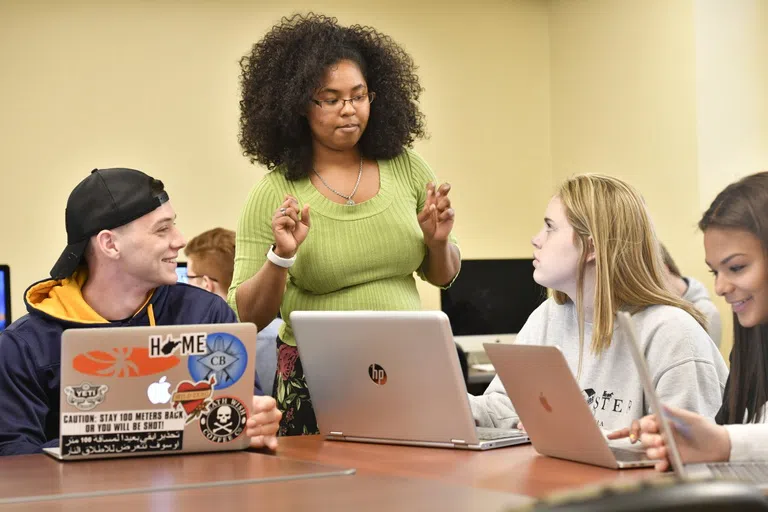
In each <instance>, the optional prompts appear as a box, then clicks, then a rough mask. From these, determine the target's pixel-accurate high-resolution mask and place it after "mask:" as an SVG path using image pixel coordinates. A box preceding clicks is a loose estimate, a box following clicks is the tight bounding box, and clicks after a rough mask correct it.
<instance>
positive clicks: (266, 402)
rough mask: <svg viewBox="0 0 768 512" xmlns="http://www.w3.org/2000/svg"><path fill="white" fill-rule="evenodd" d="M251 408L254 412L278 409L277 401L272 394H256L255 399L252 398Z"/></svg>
mask: <svg viewBox="0 0 768 512" xmlns="http://www.w3.org/2000/svg"><path fill="white" fill-rule="evenodd" d="M251 409H252V411H253V414H257V413H260V412H264V411H271V410H277V401H276V400H275V399H274V398H272V397H271V396H257V395H254V396H253V399H252V400H251ZM278 412H279V411H278Z"/></svg>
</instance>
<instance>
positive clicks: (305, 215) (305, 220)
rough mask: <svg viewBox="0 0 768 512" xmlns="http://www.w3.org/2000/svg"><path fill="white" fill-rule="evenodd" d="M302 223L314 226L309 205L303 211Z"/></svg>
mask: <svg viewBox="0 0 768 512" xmlns="http://www.w3.org/2000/svg"><path fill="white" fill-rule="evenodd" d="M301 222H302V223H303V224H304V225H305V226H307V227H310V226H311V225H312V220H311V219H310V217H309V205H308V204H305V205H304V209H303V210H301Z"/></svg>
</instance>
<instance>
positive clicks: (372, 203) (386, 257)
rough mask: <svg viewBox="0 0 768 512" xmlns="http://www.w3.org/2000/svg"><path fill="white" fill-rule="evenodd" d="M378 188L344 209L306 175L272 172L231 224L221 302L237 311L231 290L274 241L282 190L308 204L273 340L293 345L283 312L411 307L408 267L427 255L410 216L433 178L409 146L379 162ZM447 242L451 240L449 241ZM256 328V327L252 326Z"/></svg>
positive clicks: (415, 305)
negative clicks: (230, 271) (229, 267)
mask: <svg viewBox="0 0 768 512" xmlns="http://www.w3.org/2000/svg"><path fill="white" fill-rule="evenodd" d="M378 165H379V192H378V194H376V196H374V197H372V198H371V199H369V200H368V201H365V202H363V203H359V204H355V205H354V206H347V205H343V204H339V203H335V202H333V201H331V200H330V199H328V198H326V197H325V196H323V195H322V194H321V193H320V192H319V191H318V190H317V189H316V188H315V186H314V185H312V182H311V181H310V180H309V177H305V178H302V179H300V180H297V181H288V180H286V179H285V176H284V175H283V174H282V173H281V172H279V171H277V170H276V171H272V172H270V173H268V174H267V175H266V176H264V178H262V180H261V181H259V183H257V184H256V186H254V188H253V190H251V193H250V195H249V197H248V201H247V202H246V204H245V207H244V208H243V211H242V214H241V216H240V222H239V225H238V229H237V245H236V252H235V272H234V276H233V278H232V285H231V287H230V289H229V296H228V301H229V304H230V306H232V308H233V309H234V310H235V313H237V305H236V304H235V290H236V289H237V287H238V286H240V284H241V283H243V282H244V281H246V280H247V279H248V278H250V277H251V276H253V275H254V274H256V272H258V271H259V269H260V268H261V267H262V265H263V264H264V262H265V261H266V260H267V256H266V255H267V252H268V251H269V247H270V246H271V245H272V244H273V243H274V235H273V234H272V225H271V222H272V215H273V214H274V212H275V210H276V209H277V208H279V207H280V205H281V204H282V202H283V198H284V197H285V194H290V195H292V196H293V197H295V198H296V199H297V200H298V201H299V205H300V209H301V207H303V206H304V204H307V203H309V205H310V207H311V211H310V215H311V218H312V225H311V228H310V230H309V234H308V236H307V239H306V240H304V243H302V244H301V246H300V247H299V250H298V252H297V254H296V262H295V263H294V265H293V266H292V267H291V268H290V269H288V280H287V284H286V290H285V296H284V297H283V302H282V304H281V306H280V314H281V316H282V318H283V320H285V323H284V324H283V326H282V327H281V328H280V339H282V340H283V341H284V342H285V343H287V344H289V345H295V344H296V341H295V339H294V336H293V329H292V328H291V324H290V314H291V312H292V311H297V310H321V311H327V310H368V311H371V310H373V311H376V310H379V311H381V310H388V311H395V310H418V309H421V300H420V298H419V293H418V290H417V289H416V281H415V279H414V272H417V273H418V274H419V276H420V277H421V278H422V279H423V278H424V276H423V275H422V274H421V271H420V267H421V264H422V262H423V260H424V257H425V255H426V246H425V245H424V235H423V233H422V232H421V228H420V227H419V223H418V221H417V220H416V215H417V213H418V212H419V211H421V210H422V208H423V207H424V203H425V201H426V195H427V192H426V191H427V188H426V187H427V183H429V182H430V181H432V182H434V183H435V184H436V185H438V182H437V180H436V178H435V175H434V174H433V172H432V170H431V169H430V168H429V166H428V165H427V164H426V162H424V160H423V159H422V158H421V157H420V156H419V155H417V154H416V153H415V152H414V151H411V150H405V151H404V152H403V153H402V154H400V155H399V156H397V157H395V158H393V159H391V160H379V161H378ZM451 241H452V242H453V243H455V240H454V239H453V238H452V239H451ZM258 327H259V328H261V327H263V326H258Z"/></svg>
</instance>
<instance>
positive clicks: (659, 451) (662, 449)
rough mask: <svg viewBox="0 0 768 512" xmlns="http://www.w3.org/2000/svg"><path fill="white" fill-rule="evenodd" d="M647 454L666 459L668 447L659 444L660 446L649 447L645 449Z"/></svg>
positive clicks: (652, 457) (654, 457)
mask: <svg viewBox="0 0 768 512" xmlns="http://www.w3.org/2000/svg"><path fill="white" fill-rule="evenodd" d="M645 454H646V455H648V457H649V458H651V459H659V460H662V459H666V458H667V456H668V454H667V447H666V446H659V447H658V448H648V449H647V450H645Z"/></svg>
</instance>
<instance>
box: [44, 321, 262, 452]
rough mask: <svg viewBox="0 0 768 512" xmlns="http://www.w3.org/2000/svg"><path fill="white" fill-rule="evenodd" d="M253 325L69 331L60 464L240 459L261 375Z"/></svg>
mask: <svg viewBox="0 0 768 512" xmlns="http://www.w3.org/2000/svg"><path fill="white" fill-rule="evenodd" d="M255 355H256V326H255V325H254V324H252V323H233V324H208V325H178V326H153V327H115V328H109V329H98V328H96V329H68V330H66V331H64V333H63V335H62V340H61V398H60V404H61V409H60V417H59V447H58V448H45V449H44V451H45V453H47V454H49V455H51V456H53V457H55V458H57V459H59V460H70V459H96V458H111V457H130V456H140V455H170V454H179V453H192V452H219V451H229V450H242V449H244V448H246V447H248V445H249V438H248V436H247V435H246V432H245V430H246V428H245V424H246V420H247V418H248V416H249V415H250V410H251V407H252V397H253V394H254V381H255V374H256V361H255Z"/></svg>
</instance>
